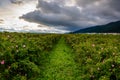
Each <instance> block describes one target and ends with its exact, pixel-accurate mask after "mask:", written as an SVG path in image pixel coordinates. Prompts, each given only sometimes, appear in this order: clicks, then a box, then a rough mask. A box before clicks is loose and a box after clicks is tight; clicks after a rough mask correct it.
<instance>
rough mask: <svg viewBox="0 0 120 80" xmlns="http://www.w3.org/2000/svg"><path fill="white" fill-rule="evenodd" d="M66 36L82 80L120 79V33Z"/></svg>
mask: <svg viewBox="0 0 120 80" xmlns="http://www.w3.org/2000/svg"><path fill="white" fill-rule="evenodd" d="M65 38H66V42H67V44H68V45H69V46H71V48H72V50H73V53H74V55H75V59H74V60H75V62H76V63H77V65H78V66H79V73H80V75H79V76H81V80H119V79H120V35H112V34H111V35H103V34H89V35H88V34H74V35H73V34H69V35H66V36H65Z"/></svg>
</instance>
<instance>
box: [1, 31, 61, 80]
mask: <svg viewBox="0 0 120 80" xmlns="http://www.w3.org/2000/svg"><path fill="white" fill-rule="evenodd" d="M58 39H59V35H55V34H27V33H0V80H36V78H37V77H41V68H42V67H43V64H44V62H45V58H46V56H48V55H49V54H50V51H51V50H52V48H53V47H54V45H55V44H56V43H57V41H58Z"/></svg>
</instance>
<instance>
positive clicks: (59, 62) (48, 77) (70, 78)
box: [41, 38, 77, 80]
mask: <svg viewBox="0 0 120 80" xmlns="http://www.w3.org/2000/svg"><path fill="white" fill-rule="evenodd" d="M43 75H44V77H43V79H41V80H76V76H77V67H76V64H75V62H74V59H73V56H72V54H71V49H70V48H69V47H68V46H67V45H66V43H65V40H64V38H61V39H60V41H59V42H58V44H57V45H56V47H55V48H54V49H53V51H52V53H51V55H50V56H49V63H46V67H45V70H44V72H43Z"/></svg>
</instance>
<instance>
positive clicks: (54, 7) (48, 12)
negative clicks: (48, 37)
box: [20, 0, 120, 29]
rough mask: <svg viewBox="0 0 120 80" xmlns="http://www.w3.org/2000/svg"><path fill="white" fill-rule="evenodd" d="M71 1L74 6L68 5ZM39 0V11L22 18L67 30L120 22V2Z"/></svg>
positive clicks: (108, 0) (118, 0) (102, 0)
mask: <svg viewBox="0 0 120 80" xmlns="http://www.w3.org/2000/svg"><path fill="white" fill-rule="evenodd" d="M70 1H71V4H72V2H74V5H72V6H68V5H66V4H67V3H69V2H70ZM69 2H68V0H38V5H37V10H35V11H33V12H30V13H27V14H25V15H23V16H21V17H20V18H22V19H25V20H27V21H30V22H35V23H39V24H46V25H54V26H60V25H61V26H66V28H71V29H72V27H74V28H75V27H76V28H82V27H88V26H94V25H102V24H106V23H109V22H112V21H117V20H120V7H119V4H120V0H69Z"/></svg>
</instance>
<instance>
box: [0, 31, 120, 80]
mask: <svg viewBox="0 0 120 80" xmlns="http://www.w3.org/2000/svg"><path fill="white" fill-rule="evenodd" d="M119 74H120V35H112V34H110V35H103V34H64V35H59V34H29V33H6V32H5V33H0V80H119V79H120V76H119Z"/></svg>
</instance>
